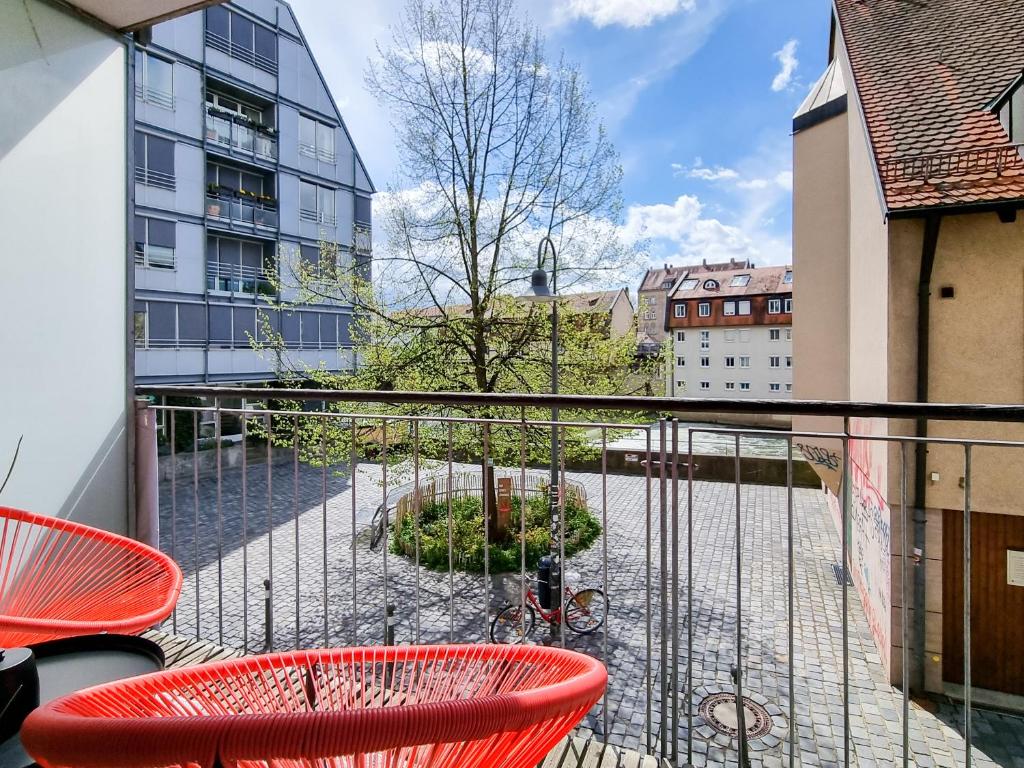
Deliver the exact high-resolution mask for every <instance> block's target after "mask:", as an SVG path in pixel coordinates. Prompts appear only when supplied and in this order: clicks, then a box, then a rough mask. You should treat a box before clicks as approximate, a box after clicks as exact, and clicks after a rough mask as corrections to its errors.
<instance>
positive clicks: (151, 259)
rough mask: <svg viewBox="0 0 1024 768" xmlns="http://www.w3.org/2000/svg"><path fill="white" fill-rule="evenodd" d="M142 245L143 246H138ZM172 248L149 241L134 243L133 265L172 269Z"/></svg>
mask: <svg viewBox="0 0 1024 768" xmlns="http://www.w3.org/2000/svg"><path fill="white" fill-rule="evenodd" d="M140 245H142V246H143V247H141V248H140V247H139V246H140ZM175 264H176V262H175V257H174V249H173V248H167V247H166V246H162V245H152V244H150V243H136V244H135V266H137V267H152V268H153V269H174V267H175Z"/></svg>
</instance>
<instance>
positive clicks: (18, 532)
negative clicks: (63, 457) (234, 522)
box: [0, 507, 182, 648]
mask: <svg viewBox="0 0 1024 768" xmlns="http://www.w3.org/2000/svg"><path fill="white" fill-rule="evenodd" d="M181 581H182V578H181V569H180V568H178V566H177V564H176V563H175V562H174V561H173V560H171V558H169V557H167V556H166V555H165V554H163V553H162V552H159V551H157V550H155V549H153V548H152V547H149V546H147V545H145V544H142V543H140V542H137V541H134V540H133V539H129V538H127V537H125V536H118V535H117V534H113V533H109V532H107V531H102V530H100V529H98V528H92V527H90V526H87V525H82V524H80V523H73V522H70V521H67V520H60V519H57V518H53V517H47V516H45V515H38V514H34V513H32V512H25V511H23V510H19V509H11V508H10V507H0V648H14V647H18V646H23V645H33V644H36V643H41V642H45V641H47V640H56V639H59V638H64V637H74V636H76V635H91V634H97V633H100V632H111V633H118V634H136V633H138V632H141V631H142V630H144V629H146V628H147V627H150V626H153V625H154V624H158V623H160V622H161V621H163V620H164V619H166V618H167V617H168V616H169V615H170V614H171V611H173V610H174V605H175V603H176V602H177V600H178V595H179V594H180V592H181Z"/></svg>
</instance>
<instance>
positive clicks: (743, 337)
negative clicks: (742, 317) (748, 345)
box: [739, 330, 750, 342]
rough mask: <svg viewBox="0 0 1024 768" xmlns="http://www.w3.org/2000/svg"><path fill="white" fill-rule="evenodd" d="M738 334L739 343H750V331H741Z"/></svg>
mask: <svg viewBox="0 0 1024 768" xmlns="http://www.w3.org/2000/svg"><path fill="white" fill-rule="evenodd" d="M739 333H740V342H744V341H750V331H749V330H741V331H740V332H739Z"/></svg>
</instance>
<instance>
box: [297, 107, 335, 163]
mask: <svg viewBox="0 0 1024 768" xmlns="http://www.w3.org/2000/svg"><path fill="white" fill-rule="evenodd" d="M299 154H300V155H305V156H306V157H312V158H315V159H318V160H322V161H323V162H325V163H332V164H333V163H334V160H335V154H334V126H331V125H327V124H325V123H321V122H319V121H318V120H314V119H313V118H311V117H306V116H305V115H299Z"/></svg>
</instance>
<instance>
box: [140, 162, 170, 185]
mask: <svg viewBox="0 0 1024 768" xmlns="http://www.w3.org/2000/svg"><path fill="white" fill-rule="evenodd" d="M135 181H136V182H138V183H139V184H146V185H147V186H150V187H157V188H159V189H169V190H172V191H173V190H174V188H175V179H174V174H172V173H164V172H163V171H154V170H151V169H149V168H144V167H142V166H138V165H137V166H135Z"/></svg>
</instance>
